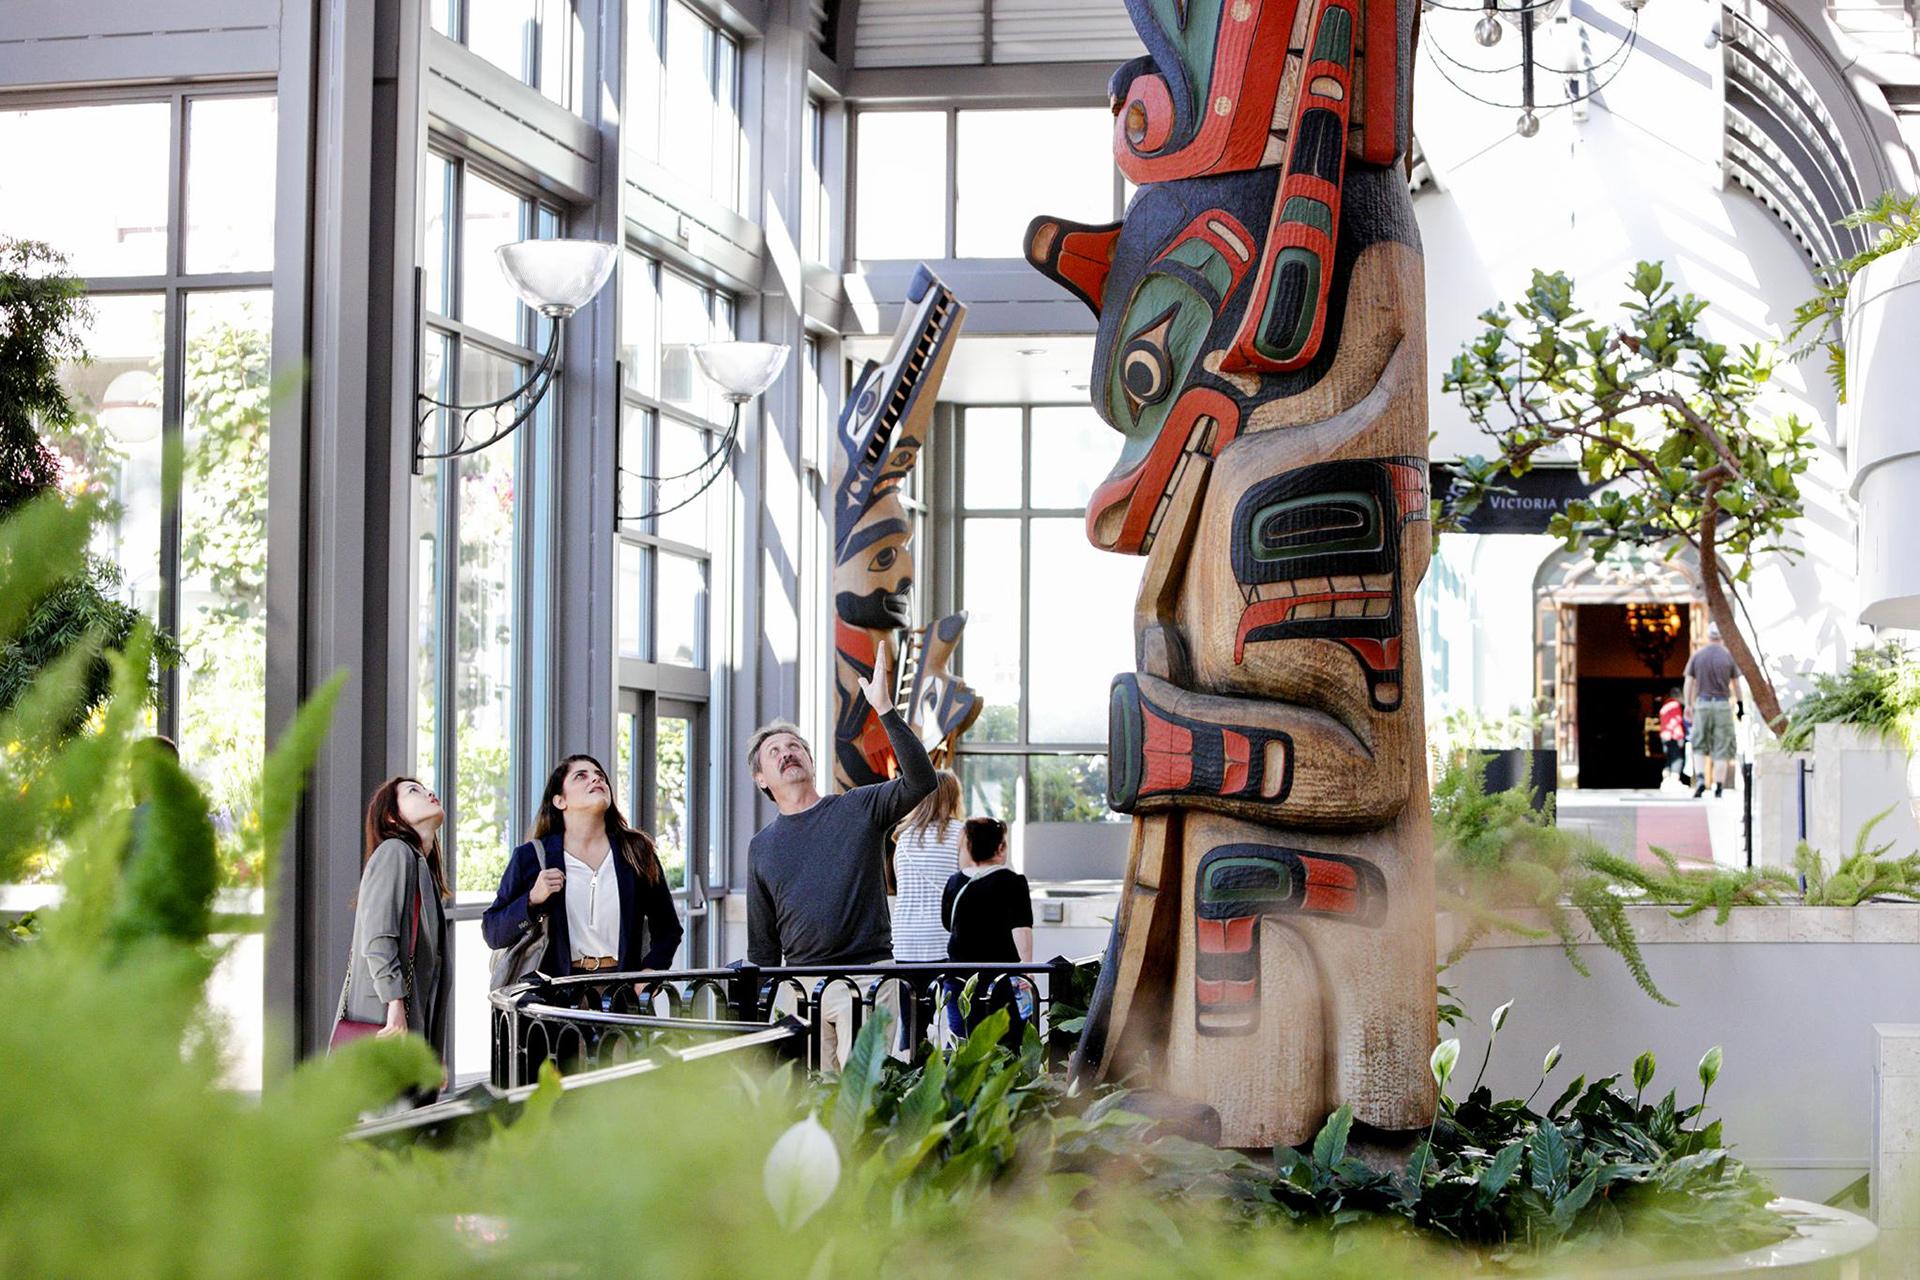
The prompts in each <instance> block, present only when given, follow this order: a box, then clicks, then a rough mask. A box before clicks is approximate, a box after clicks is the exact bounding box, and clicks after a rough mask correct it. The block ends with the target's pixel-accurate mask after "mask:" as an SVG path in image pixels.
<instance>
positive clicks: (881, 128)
mask: <svg viewBox="0 0 1920 1280" xmlns="http://www.w3.org/2000/svg"><path fill="white" fill-rule="evenodd" d="M857 129H858V132H857V137H858V144H857V148H856V155H855V157H854V199H855V201H856V203H855V205H854V227H855V244H854V256H855V257H857V258H864V259H868V260H875V259H884V258H941V257H945V256H946V252H947V113H946V112H944V111H865V112H862V113H861V114H860V117H859V122H858V126H857ZM1102 146H1103V148H1104V147H1105V146H1106V144H1105V143H1103V144H1102ZM1012 203H1014V204H1017V205H1018V206H1019V208H1020V209H1022V210H1028V209H1038V208H1042V207H1043V206H1041V205H1037V204H1033V203H1032V202H1031V201H1030V200H1028V198H1027V195H1026V193H1025V192H1021V193H1020V195H1019V199H1018V200H1015V201H1013V202H1012ZM1025 216H1026V217H1031V216H1032V215H1031V213H1028V214H1026V215H1025ZM1021 226H1022V228H1023V229H1024V227H1025V226H1026V223H1025V221H1024V219H1023V221H1022V222H1021ZM1014 253H1015V254H1016V255H1017V254H1018V253H1019V246H1018V245H1016V246H1015V248H1014Z"/></svg>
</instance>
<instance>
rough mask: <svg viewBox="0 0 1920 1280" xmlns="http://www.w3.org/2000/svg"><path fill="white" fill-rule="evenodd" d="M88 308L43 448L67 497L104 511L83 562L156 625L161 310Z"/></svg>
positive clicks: (122, 304) (140, 300) (117, 304)
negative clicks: (108, 572)
mask: <svg viewBox="0 0 1920 1280" xmlns="http://www.w3.org/2000/svg"><path fill="white" fill-rule="evenodd" d="M89 302H90V304H91V306H92V309H93V319H92V323H91V325H90V326H89V328H88V329H87V332H86V336H85V339H84V341H85V344H86V349H87V352H88V354H89V355H90V356H91V357H92V359H91V360H90V362H89V363H87V364H84V365H68V366H66V367H64V368H63V369H61V371H60V380H61V383H62V384H63V385H64V386H65V388H66V392H67V396H68V398H69V400H71V401H72V403H73V408H74V423H73V426H72V428H71V429H70V430H68V431H65V432H61V433H55V434H51V435H49V437H48V441H47V443H48V444H49V445H51V446H52V447H53V449H54V451H55V452H56V453H57V454H59V456H60V461H61V467H62V472H63V475H64V478H65V482H66V488H67V490H68V491H69V492H71V493H76V494H77V493H91V494H93V495H94V496H96V497H98V498H99V499H101V501H102V502H104V503H105V504H106V514H107V520H106V522H105V523H103V524H101V525H99V526H97V527H96V528H95V530H94V540H93V553H94V554H95V555H97V556H99V557H100V558H101V559H103V560H106V561H108V562H110V563H111V564H113V565H114V566H115V567H116V568H117V569H118V570H119V572H120V583H119V586H118V589H117V591H116V594H117V595H118V596H119V597H120V598H121V599H123V600H125V601H127V602H128V603H129V604H132V605H134V606H135V607H136V608H139V609H141V610H144V611H145V612H146V614H147V616H148V617H150V618H153V619H154V620H155V621H158V620H159V617H160V584H161V581H162V577H163V575H162V571H161V560H160V530H161V518H162V517H161V504H160V458H161V453H162V447H163V446H162V444H161V434H162V430H163V427H164V423H163V415H162V404H163V402H164V397H163V396H162V390H163V388H164V385H165V380H166V360H165V350H166V339H165V336H164V335H165V329H166V302H165V299H164V298H163V297H161V295H159V294H149V293H141V294H120V295H112V294H107V295H96V296H94V297H93V298H91V299H89Z"/></svg>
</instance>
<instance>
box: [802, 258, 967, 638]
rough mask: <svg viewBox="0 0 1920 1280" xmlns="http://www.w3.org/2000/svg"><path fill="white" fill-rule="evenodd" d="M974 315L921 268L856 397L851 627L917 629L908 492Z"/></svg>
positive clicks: (847, 538)
mask: <svg viewBox="0 0 1920 1280" xmlns="http://www.w3.org/2000/svg"><path fill="white" fill-rule="evenodd" d="M965 313H966V309H965V308H964V307H962V306H960V305H959V303H958V302H957V301H956V300H955V299H954V296H953V295H952V294H951V293H949V292H948V291H947V289H946V286H944V285H942V284H941V283H940V281H939V279H938V278H937V277H935V276H934V274H933V273H932V272H931V271H928V270H927V269H926V268H925V267H921V268H920V270H919V271H918V272H917V273H916V274H915V276H914V278H913V282H912V284H911V285H910V286H909V288H908V293H907V306H906V310H905V312H904V313H903V314H902V316H901V319H900V327H899V329H898V330H897V331H896V332H895V334H894V343H893V346H892V348H891V349H890V350H889V351H888V352H887V358H886V360H885V362H883V363H879V364H876V363H874V362H872V361H869V362H868V363H867V365H866V367H865V368H864V369H862V370H861V373H860V377H859V379H858V381H856V382H855V384H854V386H853V390H852V391H851V392H850V393H849V394H848V396H847V406H846V409H845V411H844V412H843V413H842V414H841V417H840V431H839V446H840V451H841V467H842V471H841V475H840V480H839V484H838V486H837V488H836V492H835V505H834V530H833V533H834V570H833V593H834V611H835V612H836V613H837V614H838V615H839V617H840V620H841V621H842V622H844V623H846V624H847V625H849V626H853V627H860V628H862V629H865V630H869V631H892V630H897V629H899V628H901V627H906V626H910V625H912V622H913V608H912V591H913V554H912V548H911V546H910V542H911V539H912V534H913V526H912V524H911V523H910V522H909V521H908V519H907V511H906V508H905V507H904V506H903V505H902V504H901V502H900V486H901V484H902V483H903V482H904V481H905V480H906V477H907V473H908V472H910V471H912V470H913V465H914V463H915V462H916V461H918V460H919V457H920V446H921V444H922V443H923V442H924V441H925V440H926V434H927V424H928V423H929V422H930V421H931V419H932V416H933V404H934V390H935V388H936V387H937V386H938V383H939V374H940V370H941V368H942V367H943V366H944V363H945V360H946V357H947V355H948V354H949V352H950V351H951V348H952V339H953V337H954V336H955V335H956V334H957V332H958V330H959V327H960V320H961V317H962V316H964V315H965ZM927 334H931V335H932V336H931V338H930V339H927V338H925V337H924V335H927ZM908 335H912V336H913V338H914V339H915V340H913V341H908V340H907V336H908Z"/></svg>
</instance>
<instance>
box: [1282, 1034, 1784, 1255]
mask: <svg viewBox="0 0 1920 1280" xmlns="http://www.w3.org/2000/svg"><path fill="white" fill-rule="evenodd" d="M1509 1007H1510V1005H1503V1006H1502V1007H1501V1009H1502V1012H1504V1010H1505V1009H1507V1008H1509ZM1499 1021H1501V1017H1500V1014H1499V1013H1496V1015H1495V1018H1494V1022H1495V1024H1496V1025H1495V1026H1494V1028H1493V1029H1492V1030H1491V1031H1490V1032H1489V1036H1488V1046H1487V1055H1486V1056H1487V1057H1489V1058H1490V1057H1491V1055H1492V1050H1493V1044H1494V1040H1495V1039H1496V1038H1497V1036H1498V1034H1499V1032H1498V1026H1497V1024H1498V1022H1499ZM1458 1054H1459V1043H1458V1041H1451V1040H1450V1041H1447V1042H1445V1043H1444V1044H1443V1045H1442V1046H1441V1047H1440V1049H1439V1050H1436V1051H1435V1062H1434V1068H1433V1073H1434V1079H1435V1080H1436V1081H1437V1082H1438V1083H1440V1084H1441V1086H1442V1090H1443V1091H1442V1094H1441V1103H1440V1110H1439V1113H1438V1115H1437V1116H1436V1118H1435V1122H1434V1127H1433V1130H1432V1133H1431V1134H1430V1136H1429V1137H1428V1139H1427V1140H1425V1141H1423V1142H1421V1143H1420V1144H1419V1146H1418V1147H1416V1148H1415V1150H1414V1152H1413V1155H1412V1156H1411V1158H1410V1159H1409V1160H1408V1161H1407V1164H1406V1167H1405V1169H1404V1170H1401V1171H1394V1170H1390V1169H1388V1170H1383V1169H1379V1168H1377V1167H1374V1166H1372V1165H1368V1164H1366V1163H1363V1162H1361V1161H1359V1160H1356V1159H1354V1158H1353V1157H1352V1156H1351V1155H1349V1154H1348V1152H1347V1147H1348V1138H1349V1132H1350V1129H1351V1126H1352V1115H1351V1112H1350V1111H1349V1110H1348V1109H1347V1108H1346V1107H1342V1108H1340V1109H1339V1110H1338V1111H1336V1112H1335V1113H1334V1114H1333V1115H1332V1116H1331V1117H1329V1118H1328V1120H1327V1123H1326V1125H1325V1126H1324V1127H1323V1128H1322V1129H1321V1131H1320V1133H1319V1134H1318V1135H1317V1136H1316V1137H1315V1139H1314V1141H1313V1143H1312V1145H1311V1146H1310V1147H1308V1148H1303V1149H1299V1150H1281V1151H1276V1152H1275V1160H1276V1172H1277V1173H1278V1175H1279V1177H1278V1181H1277V1182H1276V1183H1275V1184H1274V1189H1273V1194H1274V1199H1275V1202H1276V1203H1277V1204H1279V1205H1281V1206H1283V1207H1284V1208H1285V1209H1286V1210H1287V1211H1288V1212H1291V1213H1294V1214H1297V1215H1301V1216H1303V1217H1308V1218H1327V1219H1332V1220H1334V1221H1336V1222H1338V1221H1339V1220H1340V1219H1341V1218H1343V1217H1344V1218H1346V1219H1347V1220H1348V1221H1355V1220H1360V1219H1361V1218H1363V1217H1364V1216H1366V1215H1395V1216H1398V1217H1401V1218H1403V1219H1404V1220H1405V1221H1407V1222H1409V1223H1411V1224H1413V1225H1415V1226H1418V1227H1420V1228H1421V1229H1423V1230H1425V1231H1428V1232H1432V1233H1436V1234H1439V1235H1442V1236H1445V1237H1447V1238H1450V1239H1454V1240H1457V1241H1460V1242H1462V1243H1466V1244H1478V1245H1483V1246H1501V1245H1508V1246H1511V1245H1513V1244H1516V1243H1518V1242H1522V1241H1524V1242H1525V1244H1526V1246H1527V1247H1528V1249H1529V1250H1530V1251H1531V1252H1532V1254H1533V1256H1534V1258H1535V1260H1542V1259H1550V1258H1554V1257H1559V1256H1564V1255H1566V1254H1567V1253H1570V1252H1576V1251H1582V1250H1586V1249H1590V1248H1593V1247H1595V1246H1599V1245H1605V1246H1607V1247H1609V1248H1616V1247H1617V1246H1618V1244H1619V1243H1620V1241H1621V1240H1622V1238H1623V1234H1625V1238H1628V1239H1631V1235H1630V1227H1631V1224H1632V1223H1633V1222H1634V1221H1635V1220H1636V1219H1639V1220H1646V1219H1653V1220H1658V1221H1659V1222H1661V1224H1662V1227H1663V1229H1667V1228H1670V1229H1672V1230H1674V1231H1675V1232H1676V1233H1683V1234H1685V1235H1687V1236H1688V1237H1689V1238H1690V1239H1691V1240H1693V1241H1694V1243H1695V1245H1696V1247H1698V1248H1699V1249H1700V1251H1701V1252H1702V1253H1708V1252H1712V1251H1715V1250H1721V1249H1724V1250H1734V1249H1741V1248H1752V1247H1756V1246H1758V1245H1760V1244H1763V1243H1766V1242H1767V1241H1770V1240H1776V1239H1779V1238H1781V1237H1782V1236H1784V1235H1786V1234H1787V1229H1786V1228H1785V1226H1784V1225H1783V1223H1782V1222H1781V1220H1780V1219H1779V1218H1778V1217H1777V1216H1775V1215H1774V1214H1772V1213H1771V1212H1770V1211H1769V1210H1767V1209H1766V1207H1765V1205H1766V1202H1767V1200H1768V1199H1769V1198H1770V1197H1771V1194H1772V1193H1771V1192H1770V1191H1768V1190H1767V1188H1766V1187H1765V1185H1764V1184H1763V1183H1762V1182H1761V1181H1760V1180H1759V1179H1758V1178H1757V1177H1755V1176H1754V1175H1753V1173H1752V1172H1751V1171H1750V1170H1748V1169H1747V1168H1746V1167H1745V1166H1744V1165H1742V1164H1741V1163H1740V1162H1739V1161H1737V1160H1735V1159H1734V1158H1733V1156H1732V1154H1731V1153H1730V1152H1729V1151H1728V1150H1727V1149H1726V1147H1725V1146H1724V1145H1723V1139H1722V1135H1721V1126H1720V1122H1719V1121H1717V1120H1715V1121H1713V1122H1711V1123H1707V1122H1706V1121H1705V1107H1706V1098H1707V1092H1708V1090H1710V1089H1711V1087H1712V1085H1713V1083H1714V1081H1715V1080H1716V1079H1717V1078H1718V1076H1719V1073H1720V1065H1721V1053H1720V1050H1719V1048H1718V1047H1715V1048H1713V1049H1709V1050H1708V1051H1707V1053H1706V1055H1705V1056H1703V1057H1702V1058H1701V1061H1700V1065H1699V1070H1698V1076H1699V1079H1700V1082H1701V1100H1700V1102H1699V1103H1698V1104H1695V1105H1692V1106H1683V1105H1681V1104H1680V1103H1679V1101H1678V1099H1677V1097H1676V1094H1675V1093H1672V1092H1669V1093H1668V1094H1667V1095H1666V1096H1665V1097H1664V1098H1662V1099H1661V1100H1660V1101H1658V1102H1651V1103H1650V1102H1646V1101H1644V1100H1643V1098H1644V1094H1645V1090H1646V1086H1647V1085H1648V1084H1649V1083H1650V1082H1651V1080H1652V1077H1653V1073H1654V1060H1653V1055H1652V1054H1650V1053H1647V1054H1642V1055H1641V1056H1640V1058H1639V1059H1638V1060H1637V1061H1636V1062H1635V1064H1634V1070H1633V1085H1634V1093H1633V1097H1632V1098H1631V1099H1629V1098H1628V1097H1626V1096H1625V1095H1624V1094H1623V1093H1622V1092H1621V1091H1620V1090H1619V1089H1618V1088H1617V1087H1616V1085H1617V1084H1618V1081H1619V1079H1620V1077H1619V1076H1618V1075H1610V1076H1606V1077H1603V1078H1601V1079H1599V1080H1595V1081H1594V1082H1592V1083H1591V1084H1589V1083H1588V1082H1587V1080H1586V1078H1585V1077H1584V1076H1582V1077H1579V1078H1577V1079H1575V1080H1574V1081H1573V1082H1572V1083H1571V1084H1569V1085H1568V1086H1567V1087H1566V1088H1565V1089H1564V1090H1563V1091H1562V1092H1561V1093H1560V1095H1559V1096H1558V1097H1557V1098H1556V1099H1555V1100H1554V1101H1553V1103H1552V1104H1551V1105H1549V1106H1548V1107H1547V1108H1546V1109H1545V1110H1544V1111H1541V1112H1535V1111H1533V1110H1532V1109H1531V1103H1532V1099H1531V1098H1528V1099H1527V1100H1526V1101H1520V1100H1515V1099H1506V1100H1501V1101H1496V1100H1495V1099H1494V1098H1493V1095H1492V1092H1491V1090H1489V1089H1487V1088H1485V1087H1484V1086H1482V1085H1481V1084H1480V1083H1479V1082H1478V1080H1477V1079H1476V1081H1475V1083H1474V1084H1473V1085H1471V1086H1470V1087H1469V1088H1468V1091H1467V1096H1466V1097H1465V1098H1464V1099H1462V1100H1460V1101H1457V1102H1456V1101H1455V1100H1453V1099H1452V1098H1450V1097H1448V1096H1447V1095H1446V1093H1445V1092H1444V1086H1445V1085H1446V1083H1447V1082H1448V1081H1449V1080H1450V1078H1451V1076H1452V1071H1453V1066H1454V1063H1455V1062H1456V1061H1457V1059H1458ZM1558 1063H1559V1053H1558V1049H1557V1047H1556V1049H1555V1050H1554V1051H1553V1052H1550V1053H1549V1054H1548V1055H1547V1060H1546V1062H1545V1063H1544V1064H1543V1066H1542V1070H1541V1080H1542V1083H1544V1082H1545V1080H1546V1078H1547V1076H1548V1075H1550V1074H1551V1073H1552V1072H1553V1070H1554V1068H1555V1067H1556V1066H1557V1065H1558ZM1535 1093H1538V1088H1536V1089H1535ZM1642 1244H1643V1245H1644V1242H1642ZM1496 1257H1498V1258H1499V1259H1500V1260H1501V1261H1503V1262H1505V1263H1507V1264H1508V1265H1510V1266H1512V1265H1521V1266H1524V1265H1525V1263H1526V1259H1525V1258H1524V1257H1522V1256H1521V1255H1520V1254H1519V1252H1518V1251H1517V1250H1511V1249H1510V1250H1508V1251H1506V1252H1502V1253H1499V1254H1496ZM1623 1260H1624V1259H1623V1257H1622V1256H1621V1255H1618V1254H1616V1255H1615V1256H1614V1257H1613V1258H1612V1259H1611V1261H1612V1262H1613V1264H1614V1265H1618V1263H1619V1262H1621V1261H1623Z"/></svg>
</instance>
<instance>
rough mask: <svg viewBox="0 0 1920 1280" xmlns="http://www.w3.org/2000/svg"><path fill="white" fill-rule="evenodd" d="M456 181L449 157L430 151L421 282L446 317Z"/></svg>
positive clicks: (432, 306) (427, 301)
mask: <svg viewBox="0 0 1920 1280" xmlns="http://www.w3.org/2000/svg"><path fill="white" fill-rule="evenodd" d="M453 180H454V166H453V165H452V164H451V163H449V162H448V160H447V158H446V157H445V156H441V155H436V154H434V153H433V152H428V153H427V164H426V167H425V168H424V169H423V170H422V171H421V174H420V189H421V198H422V200H423V201H424V203H425V205H426V232H427V234H426V245H425V247H424V248H423V249H422V251H421V260H420V266H421V269H422V271H423V272H424V273H425V277H426V278H425V282H424V283H423V285H422V303H423V305H424V306H425V307H426V308H427V310H429V311H433V312H437V313H438V314H440V315H443V316H450V315H452V314H453V289H452V286H453V262H452V259H451V258H450V257H449V256H448V255H449V254H450V253H451V252H452V248H453V241H452V239H451V237H450V236H449V234H448V233H449V230H450V226H449V224H450V222H451V220H452V218H453V210H454V207H455V205H454V199H453ZM445 398H446V397H444V396H442V397H441V399H445Z"/></svg>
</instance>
